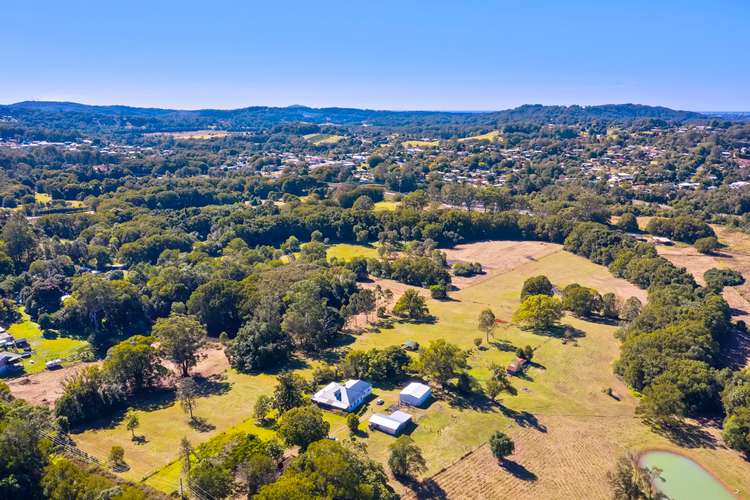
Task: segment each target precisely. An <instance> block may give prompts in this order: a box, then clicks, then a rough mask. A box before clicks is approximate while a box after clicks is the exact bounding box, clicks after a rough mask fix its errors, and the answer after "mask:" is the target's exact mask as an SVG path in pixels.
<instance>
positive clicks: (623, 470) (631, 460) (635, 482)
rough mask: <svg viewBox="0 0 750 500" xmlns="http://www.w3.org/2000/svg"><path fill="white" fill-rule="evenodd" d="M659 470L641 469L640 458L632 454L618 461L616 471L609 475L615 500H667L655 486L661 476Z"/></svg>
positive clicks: (608, 478) (608, 479)
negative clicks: (664, 499) (662, 499)
mask: <svg viewBox="0 0 750 500" xmlns="http://www.w3.org/2000/svg"><path fill="white" fill-rule="evenodd" d="M660 472H661V471H659V469H649V468H648V467H641V466H640V464H639V462H638V457H637V456H635V455H633V454H632V453H626V454H625V455H623V456H621V457H619V458H618V459H617V464H616V465H615V469H614V470H613V471H610V472H608V473H607V481H608V482H609V485H610V487H611V488H612V498H613V499H614V500H657V499H661V498H666V497H665V496H664V495H661V494H660V493H659V492H658V491H657V489H656V487H655V486H654V485H655V484H656V482H657V480H658V478H659V475H660Z"/></svg>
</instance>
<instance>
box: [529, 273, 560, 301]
mask: <svg viewBox="0 0 750 500" xmlns="http://www.w3.org/2000/svg"><path fill="white" fill-rule="evenodd" d="M554 293H555V292H554V288H553V287H552V283H550V281H549V278H547V277H546V276H543V275H541V276H532V277H531V278H528V279H527V280H526V281H524V282H523V288H521V302H523V301H524V300H526V298H527V297H530V296H531V295H549V296H552V295H554Z"/></svg>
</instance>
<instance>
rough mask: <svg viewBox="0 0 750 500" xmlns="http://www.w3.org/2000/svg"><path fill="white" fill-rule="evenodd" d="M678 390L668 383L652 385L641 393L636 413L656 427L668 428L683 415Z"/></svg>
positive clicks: (683, 408) (683, 404)
mask: <svg viewBox="0 0 750 500" xmlns="http://www.w3.org/2000/svg"><path fill="white" fill-rule="evenodd" d="M682 397H683V395H682V392H681V391H680V390H679V388H678V387H677V386H676V385H674V384H672V383H668V382H662V383H654V384H651V385H649V386H648V387H647V388H646V389H645V390H644V391H643V398H642V399H641V402H640V404H639V405H638V413H639V414H640V415H641V416H642V417H643V418H644V419H645V420H646V421H648V422H650V423H652V424H654V425H656V426H657V427H670V426H672V425H674V424H675V423H676V422H677V417H678V416H682V415H683V414H684V413H685V403H684V402H683V400H682Z"/></svg>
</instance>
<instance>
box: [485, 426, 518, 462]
mask: <svg viewBox="0 0 750 500" xmlns="http://www.w3.org/2000/svg"><path fill="white" fill-rule="evenodd" d="M515 449H516V445H515V443H513V440H512V439H510V437H508V435H507V434H505V433H504V432H500V431H497V432H495V433H494V434H493V435H492V436H490V450H492V454H493V455H494V456H495V458H496V459H498V460H500V461H504V460H505V457H507V456H508V455H512V454H513V452H514V451H515Z"/></svg>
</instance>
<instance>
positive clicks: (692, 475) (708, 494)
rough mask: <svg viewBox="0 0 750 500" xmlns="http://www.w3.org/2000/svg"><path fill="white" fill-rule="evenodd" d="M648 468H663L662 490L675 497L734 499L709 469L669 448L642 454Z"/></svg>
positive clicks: (686, 499)
mask: <svg viewBox="0 0 750 500" xmlns="http://www.w3.org/2000/svg"><path fill="white" fill-rule="evenodd" d="M640 464H641V466H644V467H649V468H653V467H658V468H659V469H661V471H662V472H661V480H659V479H657V480H656V481H657V484H656V487H657V488H658V490H659V491H660V492H661V493H663V494H665V495H667V496H668V497H669V498H671V499H673V500H705V499H708V498H710V499H712V500H724V499H726V500H731V499H733V498H734V496H733V495H732V494H731V493H729V491H727V489H726V488H725V487H724V486H723V485H722V484H721V483H720V482H719V481H718V480H717V479H716V478H714V477H713V476H712V475H711V474H709V472H708V471H706V470H705V469H704V468H703V467H701V466H700V465H698V464H697V463H695V462H693V461H692V460H690V459H689V458H687V457H684V456H682V455H678V454H676V453H671V452H668V451H648V452H646V453H644V454H642V455H641V458H640Z"/></svg>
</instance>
